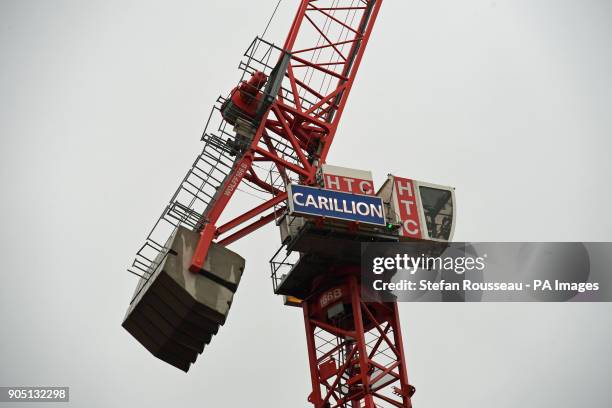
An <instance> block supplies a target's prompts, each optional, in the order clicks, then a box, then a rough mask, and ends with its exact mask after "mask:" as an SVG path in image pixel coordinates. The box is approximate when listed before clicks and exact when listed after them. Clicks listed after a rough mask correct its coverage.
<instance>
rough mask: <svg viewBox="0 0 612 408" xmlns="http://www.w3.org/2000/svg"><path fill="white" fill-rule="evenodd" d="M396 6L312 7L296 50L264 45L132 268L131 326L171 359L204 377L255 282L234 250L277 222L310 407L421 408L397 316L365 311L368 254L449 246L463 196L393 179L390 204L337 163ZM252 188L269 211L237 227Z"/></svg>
mask: <svg viewBox="0 0 612 408" xmlns="http://www.w3.org/2000/svg"><path fill="white" fill-rule="evenodd" d="M381 3H382V0H301V1H300V2H299V6H298V9H297V12H296V14H295V17H294V19H293V22H292V24H291V27H290V29H289V33H288V34H287V37H286V40H285V42H284V43H283V44H282V46H277V45H275V44H274V43H272V42H269V41H267V40H266V39H264V38H260V37H256V38H255V39H254V40H253V41H252V42H251V44H250V45H249V47H248V49H247V50H246V52H245V53H244V55H243V58H242V61H241V62H240V64H239V71H240V73H241V78H240V80H239V81H238V83H237V85H236V86H235V87H234V88H233V89H232V90H231V91H230V93H229V95H227V96H225V97H219V99H218V100H217V102H216V104H215V106H214V107H213V109H212V111H211V114H210V116H209V119H208V122H207V124H206V128H205V130H204V133H203V135H202V141H203V142H204V148H203V150H202V152H201V153H200V154H199V155H198V156H197V157H196V159H195V161H194V163H193V165H192V167H191V168H190V169H189V170H188V172H187V174H186V175H185V177H184V178H183V180H182V182H181V184H180V185H179V187H178V189H177V191H176V192H175V194H174V195H173V196H172V197H171V199H170V200H169V203H168V205H167V206H166V208H165V209H164V211H163V213H162V215H161V217H160V218H159V219H158V220H157V222H156V223H155V224H154V227H153V229H152V230H151V231H150V233H149V235H148V236H147V239H146V241H145V243H144V244H143V245H142V247H141V248H140V249H139V250H138V252H137V254H136V257H135V259H134V261H133V263H132V265H131V267H130V268H129V269H128V270H129V271H130V272H131V273H133V274H136V275H138V276H139V277H140V279H139V281H138V284H137V288H136V291H135V293H134V296H133V298H132V299H131V302H130V306H129V308H128V312H127V314H126V316H125V319H124V321H123V326H124V327H125V328H126V330H127V331H128V332H130V333H131V334H132V335H133V336H134V337H135V338H136V339H137V340H138V341H139V342H140V343H141V344H143V345H144V346H145V347H146V348H147V349H148V350H149V351H150V352H151V353H152V354H154V355H155V356H156V357H158V358H160V359H161V360H163V361H165V362H167V363H169V364H171V365H173V366H175V367H177V368H179V369H182V370H184V371H187V370H188V369H189V367H190V365H191V364H192V363H194V362H195V360H196V358H197V356H198V355H199V354H200V353H202V352H203V350H204V348H205V347H206V345H207V344H209V343H210V342H211V341H213V337H214V336H215V335H217V333H218V331H219V328H220V326H222V325H223V324H224V322H225V319H226V317H227V314H228V312H229V308H230V306H231V303H232V299H233V296H234V294H235V292H236V290H237V287H238V284H239V282H240V277H241V276H242V273H243V270H244V267H245V260H244V259H243V258H242V257H241V256H240V255H239V254H237V253H235V252H233V251H231V250H230V249H229V248H228V247H227V246H228V245H230V244H231V243H233V242H235V241H237V240H239V239H241V238H245V237H247V236H248V235H249V234H251V233H252V232H254V231H256V230H257V229H259V228H261V227H263V226H264V225H266V224H268V223H271V222H275V223H276V225H277V226H278V227H279V229H280V233H281V241H282V242H281V247H280V248H279V249H278V251H277V252H276V253H275V254H274V256H273V258H272V259H271V261H270V265H271V271H272V281H273V288H274V292H275V293H276V294H278V295H283V296H284V299H285V304H287V305H293V306H297V307H300V308H301V309H302V312H303V317H304V324H305V331H306V344H307V349H308V350H307V351H308V361H309V366H310V380H311V385H312V391H311V393H310V395H309V396H308V398H307V400H308V401H309V402H310V403H311V404H312V405H313V406H314V407H316V408H324V407H329V408H331V407H350V408H357V407H366V408H373V407H387V406H389V407H411V406H412V403H411V398H412V395H413V394H414V392H415V388H414V387H413V386H412V385H411V384H410V382H409V380H408V371H407V367H406V359H405V353H404V344H403V339H402V333H401V328H400V320H399V315H398V307H397V304H396V303H394V302H392V303H388V302H387V303H386V302H372V301H367V302H366V301H365V300H364V299H363V297H362V295H363V288H362V287H361V280H360V266H359V254H360V245H361V244H362V243H368V242H398V241H402V240H419V241H432V242H434V241H448V240H450V239H451V237H452V230H453V227H454V213H453V202H454V192H453V189H452V188H448V187H443V186H436V185H431V184H428V183H420V182H418V181H416V180H411V179H406V178H401V177H396V176H392V175H390V176H389V178H388V179H387V181H386V182H385V183H384V184H383V186H382V187H381V188H380V189H379V190H378V191H375V189H374V184H373V181H372V178H371V173H369V172H368V171H362V170H355V169H346V168H342V167H338V166H332V165H329V164H328V163H326V159H327V156H328V153H329V150H330V147H331V145H332V142H333V140H334V137H335V135H336V131H337V129H338V125H339V123H340V120H341V118H342V114H343V112H344V108H345V107H346V103H347V101H348V97H349V94H350V92H351V89H352V87H353V85H354V83H355V78H356V76H357V72H358V70H359V67H360V65H361V62H362V59H363V56H364V53H365V49H366V46H367V44H368V40H369V39H370V35H371V34H372V31H373V28H374V24H375V22H376V18H377V16H378V12H379V10H380V7H381ZM242 188H245V189H247V188H248V189H253V190H257V191H259V192H265V194H267V195H268V197H267V199H266V200H265V201H264V202H263V203H261V204H258V205H256V206H254V207H252V208H249V209H247V210H243V211H241V212H240V213H237V214H231V206H229V207H228V204H229V203H230V201H232V200H233V198H234V197H235V196H236V194H237V191H239V190H241V189H242ZM339 195H342V196H339ZM309 200H312V203H315V205H311V206H310V208H308V207H309V206H308V202H310V201H309ZM338 200H340V201H338ZM339 202H341V203H343V204H342V205H343V206H344V209H343V210H342V209H340V208H338V206H339V204H338V203H339ZM347 203H348V204H347ZM411 205H412V207H411ZM334 209H335V210H340V211H341V212H342V213H343V214H344V216H343V217H334V216H329V215H328V213H327V212H329V211H333V210H334ZM366 213H367V214H366Z"/></svg>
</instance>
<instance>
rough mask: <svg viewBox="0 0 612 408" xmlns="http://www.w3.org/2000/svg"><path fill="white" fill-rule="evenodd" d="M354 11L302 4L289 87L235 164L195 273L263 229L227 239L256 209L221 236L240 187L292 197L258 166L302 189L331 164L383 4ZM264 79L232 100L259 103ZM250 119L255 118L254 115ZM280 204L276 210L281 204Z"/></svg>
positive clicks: (342, 2) (210, 214)
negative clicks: (281, 145) (217, 247)
mask: <svg viewBox="0 0 612 408" xmlns="http://www.w3.org/2000/svg"><path fill="white" fill-rule="evenodd" d="M354 3H355V2H354V1H350V0H333V1H332V0H317V1H314V0H302V1H301V3H300V6H299V9H298V11H297V13H296V16H295V18H294V20H293V24H292V26H291V29H290V31H289V34H288V35H287V39H286V41H285V44H284V47H283V52H284V53H286V54H288V55H290V61H289V65H288V67H287V70H286V72H285V77H284V81H285V83H288V85H287V86H286V89H285V87H283V88H282V89H281V91H279V95H278V97H277V98H276V99H275V100H274V102H273V103H272V105H271V106H270V108H269V109H268V110H267V112H264V114H263V117H262V119H261V122H260V123H259V126H258V129H257V131H256V133H255V136H254V138H253V140H252V143H251V145H250V148H249V149H248V152H247V153H246V154H245V156H244V157H243V158H241V159H240V160H238V161H237V162H236V164H235V165H234V167H233V168H232V170H231V173H230V175H229V176H228V178H227V181H226V182H225V183H224V185H223V186H222V188H221V190H222V192H221V193H220V194H218V195H217V197H215V201H214V202H213V203H212V204H211V206H210V207H209V208H208V209H207V210H206V212H205V213H204V218H203V220H202V221H203V224H204V225H203V228H202V229H201V231H200V234H201V237H200V241H199V243H198V245H197V247H196V250H195V253H194V256H193V258H192V262H191V263H192V266H191V270H192V271H194V272H197V271H199V270H200V269H201V267H202V265H203V264H204V259H205V258H206V254H207V252H208V248H209V246H210V242H211V241H212V240H215V239H218V240H219V242H221V243H228V242H233V241H234V240H235V239H238V238H240V237H243V236H244V235H247V234H248V233H250V232H252V231H254V230H255V229H256V228H255V227H260V226H262V225H264V224H263V223H262V222H261V220H260V221H258V222H256V223H254V224H252V225H253V227H252V228H249V229H247V230H243V233H241V234H238V235H236V234H233V235H232V237H233V238H232V239H227V238H224V237H223V235H224V234H226V233H228V232H229V231H230V230H231V229H232V228H233V227H236V226H238V225H239V224H242V223H243V222H245V221H247V220H248V219H249V218H252V217H255V216H257V215H258V214H259V213H260V211H258V210H256V209H253V210H248V211H246V212H244V213H243V214H240V215H238V216H237V217H236V218H234V219H233V220H230V221H229V222H227V223H225V224H224V226H223V227H222V228H217V226H216V224H217V222H218V220H219V217H220V216H221V214H222V213H223V211H224V209H225V208H226V206H227V205H228V203H229V201H230V199H231V198H232V196H233V194H234V192H235V190H236V188H237V186H238V184H240V182H241V181H243V180H244V181H247V182H250V183H252V184H254V185H256V186H258V187H260V188H264V189H265V190H266V191H269V192H271V193H272V194H273V195H274V196H275V197H276V198H278V197H279V196H281V195H282V194H286V193H285V192H284V191H280V190H279V189H277V188H276V187H274V186H271V185H269V184H266V183H265V182H264V181H263V180H262V179H261V177H258V176H257V174H256V169H257V168H256V167H255V166H254V165H253V163H254V162H258V163H260V162H270V163H273V164H274V165H275V166H276V168H277V169H278V172H279V173H281V174H284V178H285V179H287V177H293V178H294V180H295V179H297V181H298V182H300V183H301V184H313V183H314V180H315V171H316V167H317V166H319V165H321V164H323V163H324V162H325V159H326V157H327V154H328V152H329V149H330V146H331V143H332V141H333V139H334V136H335V134H336V130H337V128H338V124H339V121H340V118H341V116H342V113H343V111H344V108H345V106H346V101H347V98H348V96H349V93H350V90H351V88H352V86H353V83H354V80H355V76H356V74H357V71H358V69H359V65H360V63H361V60H362V57H363V53H364V51H365V48H366V44H367V42H368V40H369V38H370V34H371V32H372V29H373V27H374V23H375V21H376V17H377V15H378V11H379V9H380V5H381V3H382V0H368V1H366V0H364V1H360V2H359V3H358V6H354ZM317 38H318V39H319V40H318V41H316V42H315V40H316V39H317ZM345 48H347V49H348V51H347V50H345ZM281 57H282V56H281ZM321 58H322V59H323V60H322V61H321ZM262 75H263V74H257V73H255V75H253V77H252V78H251V79H250V80H249V81H248V82H245V83H243V84H242V85H241V86H239V87H238V88H237V89H236V90H235V91H236V92H233V93H232V100H233V99H240V100H241V102H245V101H244V98H242V97H246V99H247V102H248V101H252V100H254V99H257V97H253V95H252V93H249V92H250V91H252V90H253V89H255V88H257V89H259V88H261V86H262V85H263V83H262V81H263V77H262ZM313 77H315V78H316V79H317V80H320V86H317V85H315V84H313V82H312V81H313ZM242 88H244V89H242ZM243 91H244V92H243ZM246 91H249V92H246ZM245 92H246V93H245ZM283 92H284V93H283ZM251 98H252V99H251ZM247 113H250V114H252V113H253V111H252V109H250V110H249V111H248V112H247ZM272 134H273V135H275V137H276V138H277V139H281V140H285V141H287V142H288V147H289V150H291V152H289V153H288V154H287V152H285V154H280V153H279V152H278V151H277V150H276V149H274V147H273V146H272V144H271V143H270V139H269V136H270V135H272ZM288 156H292V157H296V158H297V161H295V162H294V161H290V160H288V159H287V157H288ZM273 201H275V202H276V200H274V198H273ZM265 220H267V221H272V220H274V217H269V216H267V217H265Z"/></svg>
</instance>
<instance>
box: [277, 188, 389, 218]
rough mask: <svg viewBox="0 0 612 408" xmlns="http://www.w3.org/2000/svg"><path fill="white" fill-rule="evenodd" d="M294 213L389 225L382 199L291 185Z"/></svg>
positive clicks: (290, 207)
mask: <svg viewBox="0 0 612 408" xmlns="http://www.w3.org/2000/svg"><path fill="white" fill-rule="evenodd" d="M287 190H288V191H287V193H288V195H289V211H290V213H291V214H299V215H312V216H319V217H328V218H335V219H339V220H346V221H357V222H362V223H367V224H374V225H386V223H385V211H384V206H383V201H382V198H380V197H376V196H371V195H362V194H352V193H346V192H343V191H335V190H326V189H323V188H317V187H308V186H301V185H298V184H292V185H290V186H289V188H288V189H287Z"/></svg>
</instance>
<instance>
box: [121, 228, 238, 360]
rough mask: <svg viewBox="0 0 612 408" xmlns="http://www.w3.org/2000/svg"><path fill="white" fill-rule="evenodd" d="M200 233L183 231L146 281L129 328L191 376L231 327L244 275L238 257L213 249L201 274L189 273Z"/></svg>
mask: <svg viewBox="0 0 612 408" xmlns="http://www.w3.org/2000/svg"><path fill="white" fill-rule="evenodd" d="M198 239H199V234H198V233H196V232H193V231H190V230H188V229H185V228H179V229H178V230H177V231H176V232H175V233H174V234H173V235H172V236H171V237H170V239H169V240H168V243H167V244H166V248H170V249H169V251H168V253H167V255H166V256H165V258H164V259H163V260H162V262H161V263H160V264H159V266H158V268H157V269H156V271H155V272H154V273H153V274H152V276H151V277H150V278H148V279H147V278H146V277H144V278H142V279H141V280H140V281H139V282H138V285H137V288H136V292H135V294H134V299H133V301H132V302H131V304H130V307H129V308H128V311H127V313H126V317H125V320H124V322H123V327H124V328H125V329H126V330H127V331H128V332H129V333H130V334H132V336H134V337H135V338H136V339H137V340H138V341H139V342H140V343H141V344H142V345H143V346H145V348H147V350H149V351H150V352H151V353H152V354H153V355H155V356H156V357H158V358H159V359H161V360H163V361H165V362H167V363H169V364H171V365H173V366H175V367H177V368H179V369H181V370H183V371H187V370H188V369H189V366H190V364H191V363H193V362H195V360H196V358H197V355H198V354H200V353H202V351H203V350H204V346H205V345H206V344H209V343H210V341H211V338H212V336H213V335H215V334H216V333H217V331H218V329H219V326H220V325H223V324H224V323H225V320H226V318H227V315H228V313H229V309H230V306H231V304H232V300H233V296H234V292H235V290H236V289H237V287H238V284H239V283H240V278H241V276H242V272H243V270H244V265H245V262H244V259H243V258H242V257H241V256H239V255H238V254H236V253H234V252H232V251H230V250H228V249H226V248H224V247H222V246H220V245H218V244H214V243H213V244H211V246H210V249H209V252H208V255H207V258H206V262H205V265H204V268H203V270H202V271H200V273H192V272H190V271H189V266H190V264H191V258H192V256H193V252H194V249H195V247H196V245H197V242H198Z"/></svg>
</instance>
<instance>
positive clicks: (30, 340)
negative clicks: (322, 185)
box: [0, 0, 612, 408]
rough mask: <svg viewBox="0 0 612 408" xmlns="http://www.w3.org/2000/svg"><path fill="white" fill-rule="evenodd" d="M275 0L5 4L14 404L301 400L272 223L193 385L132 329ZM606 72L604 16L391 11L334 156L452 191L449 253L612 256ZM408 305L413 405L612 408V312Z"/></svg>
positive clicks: (525, 0)
mask: <svg viewBox="0 0 612 408" xmlns="http://www.w3.org/2000/svg"><path fill="white" fill-rule="evenodd" d="M275 4H276V0H265V1H257V2H253V1H245V0H224V1H173V2H170V1H166V2H162V1H128V0H121V1H108V0H107V1H93V0H89V1H76V0H75V1H60V0H56V1H26V0H19V1H9V0H0V155H1V160H0V182H1V186H2V200H0V219H1V220H2V230H1V232H0V255H1V259H2V265H3V271H2V283H1V284H0V324H1V326H0V327H2V331H1V333H2V334H0V336H1V337H0V339H1V342H0V386H3V385H7V386H8V385H65V386H70V387H71V395H70V396H71V403H70V404H69V405H70V406H73V407H109V406H125V407H128V406H149V407H164V406H169V405H168V404H173V405H172V406H184V407H193V406H205V407H215V406H217V407H244V406H253V405H255V406H270V407H288V406H292V407H300V406H304V407H305V406H307V403H306V397H307V395H308V393H309V390H308V388H309V384H310V381H309V374H308V368H307V354H306V345H305V340H304V339H305V336H304V328H303V322H302V318H301V312H300V311H299V310H297V309H289V308H284V307H282V306H281V299H280V298H278V297H275V296H274V295H273V293H272V288H271V282H270V280H269V266H268V263H267V262H268V260H269V258H270V256H271V255H272V254H273V253H274V251H275V250H276V247H277V244H278V241H279V240H278V232H277V231H276V230H275V229H274V228H273V227H269V228H266V229H264V230H261V231H259V232H257V233H256V234H254V235H253V236H250V237H248V238H247V239H245V240H243V241H240V242H238V243H236V244H235V245H234V246H233V248H234V249H235V250H236V251H237V252H239V253H240V254H241V255H243V256H244V257H245V258H246V259H247V267H246V271H245V275H244V278H243V280H242V283H241V286H240V288H239V291H238V294H237V297H236V300H235V302H234V305H233V307H232V311H231V313H230V316H229V319H228V323H227V324H226V326H225V327H224V328H223V329H222V330H221V331H220V333H219V335H218V336H217V337H215V339H214V341H213V343H212V344H211V346H210V347H209V348H207V349H206V351H205V352H204V354H203V355H202V356H200V358H199V359H198V361H197V363H196V364H195V365H194V366H193V368H192V369H191V371H190V372H189V373H188V374H184V373H182V372H180V371H179V370H177V369H175V368H173V367H171V366H169V365H167V364H165V363H163V362H161V361H159V360H157V359H156V358H154V357H153V356H151V355H150V354H149V353H148V352H147V351H146V350H145V349H144V348H143V347H142V346H141V345H140V344H138V343H137V342H136V341H135V340H134V339H133V338H132V337H131V336H130V335H129V334H128V333H127V332H125V331H124V330H123V329H122V328H121V327H120V323H121V321H122V318H123V315H124V312H125V310H126V308H127V306H128V302H129V299H130V296H131V294H132V292H133V289H134V287H135V285H136V278H135V277H134V276H132V275H129V274H128V273H126V272H125V269H126V267H127V266H128V265H129V263H130V262H131V259H132V257H133V255H134V253H135V251H136V250H137V248H138V246H139V245H140V244H141V243H142V242H143V240H144V238H145V236H146V233H147V232H148V230H149V229H150V227H151V226H152V224H153V222H154V220H155V219H156V217H157V216H158V215H159V214H160V212H161V210H162V209H163V207H164V205H165V203H166V202H167V200H168V198H169V197H170V195H171V194H172V192H173V191H174V189H175V188H176V186H177V185H178V183H179V181H180V180H181V178H182V177H183V175H184V173H185V171H186V170H187V168H188V167H189V166H190V164H191V163H192V161H193V158H194V157H195V155H196V154H197V153H198V152H199V150H200V149H201V144H200V142H199V137H200V134H201V131H202V128H203V126H204V124H205V119H206V118H207V116H208V113H209V110H210V107H211V106H212V104H213V102H214V100H215V99H216V97H217V96H218V95H219V94H225V93H227V92H228V91H229V89H230V88H231V87H232V86H233V84H235V82H236V80H237V79H238V72H237V70H236V69H235V68H236V66H237V64H238V61H239V59H240V56H241V55H242V53H243V52H244V50H245V49H246V47H247V46H248V44H249V43H250V41H251V40H252V39H253V37H254V36H255V35H256V34H259V33H261V31H262V30H263V28H264V26H265V24H266V21H267V19H268V17H269V15H270V13H271V11H272V9H273V7H274V5H275ZM296 6H297V2H295V1H289V0H285V1H283V3H282V5H281V7H280V9H279V12H278V14H277V16H276V18H275V20H274V22H273V25H272V27H271V29H270V30H269V32H268V35H267V36H266V37H267V38H269V39H270V40H272V41H275V42H276V43H282V42H283V40H284V37H285V34H286V32H287V30H288V26H289V24H290V22H291V18H292V16H293V14H294V12H295V9H296ZM611 73H612V2H610V1H607V0H599V1H598V0H573V1H572V0H514V1H512V0H497V1H484V0H465V1H452V0H428V1H424V0H421V1H393V0H387V1H385V3H384V4H383V6H382V9H381V12H380V15H379V19H378V22H377V25H376V27H375V31H374V33H373V35H372V39H371V42H370V44H369V46H368V49H367V51H366V54H365V58H364V60H363V63H362V67H361V69H360V72H359V74H358V77H357V81H356V83H355V86H354V88H353V91H352V93H351V97H350V100H349V102H348V105H347V108H346V111H345V114H344V117H343V120H342V124H341V126H340V128H339V131H338V134H337V136H336V138H335V141H334V146H333V147H332V149H331V153H330V155H329V158H328V162H329V163H330V164H335V165H341V166H346V167H356V168H364V169H366V170H372V171H373V172H374V176H375V179H376V182H377V184H378V185H380V183H382V181H383V179H384V177H385V176H386V174H387V173H395V174H397V175H400V176H404V177H411V178H415V179H419V180H424V181H429V182H433V183H438V184H447V185H452V186H455V187H456V196H457V202H458V223H457V228H456V234H455V239H456V240H471V241H487V240H491V241H494V240H500V241H565V240H568V241H611V240H612V217H610V215H609V213H610V201H611V199H612V187H611V183H610V176H611V175H612V164H611V163H610V159H609V158H610V152H611V148H612V142H611V141H610V140H611V136H612V100H611V99H612V75H611ZM245 199H247V198H245ZM400 311H401V313H402V328H403V333H404V339H405V347H406V352H407V359H408V367H409V374H410V378H411V382H412V383H413V384H414V385H415V386H416V387H417V393H416V395H415V397H414V404H415V407H417V408H420V407H423V408H425V407H442V406H450V405H451V404H452V406H453V407H455V408H462V407H466V408H467V407H470V408H474V407H483V408H484V407H487V408H488V407H516V406H521V407H522V408H528V407H533V408H536V407H537V408H541V407H553V406H564V407H577V406H583V405H584V404H588V405H589V406H590V407H593V408H598V407H601V408H607V407H609V406H610V405H611V404H612V397H611V396H610V392H609V384H610V383H611V382H612V374H611V370H610V364H611V362H612V357H611V356H612V342H611V341H610V334H611V330H612V329H611V328H610V324H609V322H610V312H611V311H612V307H611V305H609V304H459V305H457V304H431V303H428V304H402V305H400Z"/></svg>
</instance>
